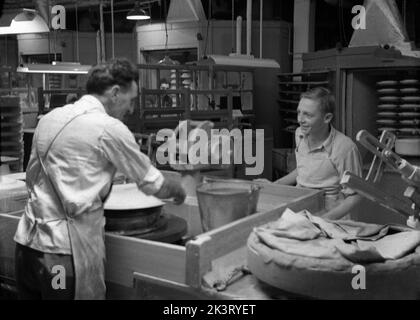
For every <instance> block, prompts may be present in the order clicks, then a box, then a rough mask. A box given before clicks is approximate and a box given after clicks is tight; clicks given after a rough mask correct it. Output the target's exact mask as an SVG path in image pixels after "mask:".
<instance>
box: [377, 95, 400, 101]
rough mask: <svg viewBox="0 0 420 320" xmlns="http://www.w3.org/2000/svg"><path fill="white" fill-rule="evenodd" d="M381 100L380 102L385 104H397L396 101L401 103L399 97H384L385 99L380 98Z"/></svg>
mask: <svg viewBox="0 0 420 320" xmlns="http://www.w3.org/2000/svg"><path fill="white" fill-rule="evenodd" d="M379 100H380V101H385V102H395V101H399V100H400V98H398V97H391V96H384V97H380V98H379Z"/></svg>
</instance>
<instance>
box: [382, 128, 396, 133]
mask: <svg viewBox="0 0 420 320" xmlns="http://www.w3.org/2000/svg"><path fill="white" fill-rule="evenodd" d="M378 130H379V131H381V132H382V131H385V130H388V131H397V129H396V128H391V127H382V128H379V129H378Z"/></svg>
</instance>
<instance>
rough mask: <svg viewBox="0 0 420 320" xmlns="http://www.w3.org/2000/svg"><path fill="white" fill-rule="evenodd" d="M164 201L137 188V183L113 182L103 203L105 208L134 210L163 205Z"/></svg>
mask: <svg viewBox="0 0 420 320" xmlns="http://www.w3.org/2000/svg"><path fill="white" fill-rule="evenodd" d="M164 204H165V203H164V202H163V201H161V200H159V199H158V198H156V197H154V196H148V195H146V194H145V193H143V192H142V191H140V190H139V188H138V187H137V184H135V183H126V184H115V185H114V186H113V187H112V191H111V194H110V195H109V197H108V199H107V200H106V201H105V203H104V209H105V210H135V209H146V208H154V207H159V206H163V205H164Z"/></svg>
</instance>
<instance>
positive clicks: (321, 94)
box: [300, 87, 335, 114]
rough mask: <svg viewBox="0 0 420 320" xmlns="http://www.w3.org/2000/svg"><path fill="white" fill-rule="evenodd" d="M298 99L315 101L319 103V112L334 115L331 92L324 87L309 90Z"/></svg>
mask: <svg viewBox="0 0 420 320" xmlns="http://www.w3.org/2000/svg"><path fill="white" fill-rule="evenodd" d="M300 98H301V99H302V98H305V99H309V100H315V101H318V102H319V106H320V108H321V111H322V112H323V113H324V114H326V113H332V114H334V111H335V98H334V95H333V94H332V93H331V91H330V90H329V89H327V88H324V87H316V88H312V89H309V90H308V91H306V92H304V93H302V94H301V96H300Z"/></svg>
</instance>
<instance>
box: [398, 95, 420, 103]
mask: <svg viewBox="0 0 420 320" xmlns="http://www.w3.org/2000/svg"><path fill="white" fill-rule="evenodd" d="M401 100H402V101H407V102H413V101H419V102H420V97H418V96H415V97H401Z"/></svg>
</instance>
